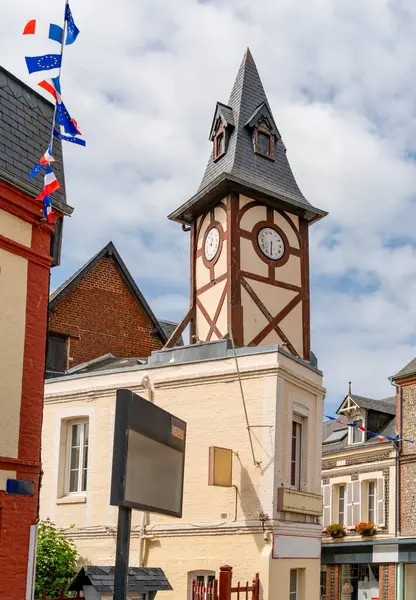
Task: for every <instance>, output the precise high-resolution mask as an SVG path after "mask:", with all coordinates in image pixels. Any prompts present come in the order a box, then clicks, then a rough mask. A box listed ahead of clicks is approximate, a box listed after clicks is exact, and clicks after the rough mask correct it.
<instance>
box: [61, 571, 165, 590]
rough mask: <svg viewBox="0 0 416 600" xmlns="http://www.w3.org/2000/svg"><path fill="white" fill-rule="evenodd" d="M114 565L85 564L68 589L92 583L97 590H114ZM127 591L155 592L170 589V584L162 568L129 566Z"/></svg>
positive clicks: (80, 588)
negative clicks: (97, 565)
mask: <svg viewBox="0 0 416 600" xmlns="http://www.w3.org/2000/svg"><path fill="white" fill-rule="evenodd" d="M114 571H115V569H114V567H107V566H103V567H96V566H85V567H82V568H81V570H80V571H79V572H78V573H77V575H76V576H75V577H74V579H73V580H72V581H71V584H70V586H69V590H70V591H71V592H72V591H77V590H82V588H83V586H84V585H92V586H93V587H94V589H95V590H97V592H114ZM127 589H128V591H129V592H142V593H144V592H157V591H159V590H166V591H169V590H172V586H171V585H170V583H169V581H168V580H167V578H166V575H165V574H164V572H163V571H162V569H148V568H139V567H130V568H129V570H128V576H127Z"/></svg>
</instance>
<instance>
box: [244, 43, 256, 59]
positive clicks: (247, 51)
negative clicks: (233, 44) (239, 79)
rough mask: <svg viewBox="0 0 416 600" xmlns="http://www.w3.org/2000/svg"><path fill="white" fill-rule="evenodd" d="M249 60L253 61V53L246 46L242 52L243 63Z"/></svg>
mask: <svg viewBox="0 0 416 600" xmlns="http://www.w3.org/2000/svg"><path fill="white" fill-rule="evenodd" d="M249 61H251V62H253V63H254V59H253V55H252V54H251V52H250V48H249V47H248V46H247V49H246V51H245V53H244V56H243V63H244V62H249Z"/></svg>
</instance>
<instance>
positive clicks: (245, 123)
mask: <svg viewBox="0 0 416 600" xmlns="http://www.w3.org/2000/svg"><path fill="white" fill-rule="evenodd" d="M259 111H263V112H265V113H267V115H268V120H269V121H271V125H272V127H273V134H274V136H275V140H276V143H275V153H274V154H275V155H274V160H269V159H268V158H265V157H263V156H260V155H258V154H256V153H255V152H254V150H253V138H252V130H251V129H250V126H249V124H250V121H251V120H252V118H253V116H255V115H256V113H258V112H259ZM219 113H220V114H221V115H222V116H223V117H224V116H225V117H226V121H227V122H228V123H230V124H231V125H232V127H230V137H229V142H228V147H227V150H226V153H225V155H224V156H222V157H221V158H219V159H217V160H216V161H214V156H213V152H211V156H210V158H209V161H208V165H207V168H206V170H205V174H204V177H203V179H202V182H201V185H200V186H199V189H198V192H197V194H196V195H195V196H193V198H191V199H190V200H189V201H188V202H187V203H185V204H184V205H182V206H181V207H180V208H179V209H177V210H176V211H174V212H173V213H172V214H171V215H169V218H170V219H173V220H176V221H180V222H191V221H192V219H193V218H195V216H197V215H198V213H199V214H201V213H202V212H203V211H204V210H206V209H207V206H208V204H210V203H213V202H215V200H217V199H218V196H219V195H220V193H223V192H224V190H225V189H226V188H228V190H229V189H230V188H232V189H236V186H237V187H240V188H241V189H240V191H244V190H243V188H246V193H248V192H249V191H250V190H253V192H258V193H259V194H264V195H265V196H266V197H270V198H271V199H272V201H276V200H277V201H281V202H283V203H284V204H285V205H286V206H288V207H289V208H290V206H293V207H295V208H296V209H301V210H303V211H304V214H305V217H306V218H307V219H309V220H310V221H314V220H317V219H320V218H322V217H323V216H325V215H326V214H327V213H326V212H325V211H322V210H320V209H317V208H314V207H313V206H312V205H311V204H310V203H309V202H308V201H307V200H306V198H305V197H304V195H303V194H302V192H301V191H300V189H299V186H298V184H297V183H296V180H295V177H294V175H293V173H292V170H291V168H290V165H289V162H288V160H287V157H286V148H285V145H284V144H283V141H282V138H281V135H280V133H279V131H278V129H277V126H276V124H275V122H274V119H273V115H272V112H271V109H270V105H269V101H268V99H267V96H266V93H265V91H264V88H263V84H262V82H261V79H260V75H259V73H258V70H257V67H256V64H255V62H254V59H253V56H252V54H251V52H250V49H249V48H247V50H246V51H245V53H244V56H243V60H242V62H241V64H240V68H239V70H238V73H237V77H236V79H235V82H234V86H233V88H232V91H231V94H230V98H229V101H228V105H224V104H222V103H217V109H216V111H215V115H214V122H215V120H216V118H217V116H218V114H219ZM214 122H213V125H212V127H211V133H210V137H211V138H212V134H213V127H214ZM215 190H216V191H215Z"/></svg>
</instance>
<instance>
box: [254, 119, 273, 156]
mask: <svg viewBox="0 0 416 600" xmlns="http://www.w3.org/2000/svg"><path fill="white" fill-rule="evenodd" d="M253 144H254V152H255V153H256V154H260V155H261V156H265V157H266V158H270V159H271V160H274V136H273V135H272V133H271V131H270V127H269V125H268V123H267V121H266V119H260V121H259V122H258V124H257V126H256V127H255V129H254V133H253Z"/></svg>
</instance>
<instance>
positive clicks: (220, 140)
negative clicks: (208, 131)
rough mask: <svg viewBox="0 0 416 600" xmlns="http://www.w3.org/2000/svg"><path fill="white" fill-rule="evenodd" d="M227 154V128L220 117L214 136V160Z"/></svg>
mask: <svg viewBox="0 0 416 600" xmlns="http://www.w3.org/2000/svg"><path fill="white" fill-rule="evenodd" d="M223 154H225V128H224V127H223V124H222V122H221V119H218V121H217V126H216V130H215V137H214V160H217V158H220V157H221V156H222V155H223Z"/></svg>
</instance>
